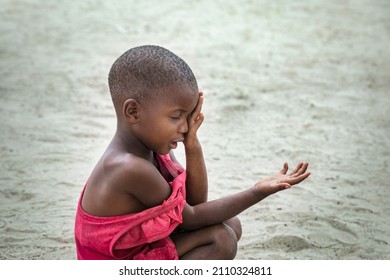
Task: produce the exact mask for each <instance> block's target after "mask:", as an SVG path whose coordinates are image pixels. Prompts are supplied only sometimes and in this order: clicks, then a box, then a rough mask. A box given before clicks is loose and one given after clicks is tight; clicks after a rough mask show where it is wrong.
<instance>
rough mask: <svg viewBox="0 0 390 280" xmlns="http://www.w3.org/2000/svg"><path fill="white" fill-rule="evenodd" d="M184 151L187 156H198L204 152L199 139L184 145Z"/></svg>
mask: <svg viewBox="0 0 390 280" xmlns="http://www.w3.org/2000/svg"><path fill="white" fill-rule="evenodd" d="M184 151H185V153H186V155H191V154H197V153H199V152H202V145H201V144H200V142H199V140H198V139H195V140H194V141H191V143H188V142H186V143H184Z"/></svg>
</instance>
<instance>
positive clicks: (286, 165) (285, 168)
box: [279, 162, 288, 175]
mask: <svg viewBox="0 0 390 280" xmlns="http://www.w3.org/2000/svg"><path fill="white" fill-rule="evenodd" d="M287 170H288V164H287V162H285V163H284V164H283V168H282V170H280V172H279V173H281V174H284V175H285V174H286V173H287Z"/></svg>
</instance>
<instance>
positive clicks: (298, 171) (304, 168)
mask: <svg viewBox="0 0 390 280" xmlns="http://www.w3.org/2000/svg"><path fill="white" fill-rule="evenodd" d="M308 165H309V164H308V163H303V164H302V165H301V167H300V168H299V169H298V170H297V172H296V173H295V174H292V175H293V176H294V177H296V176H299V175H302V174H303V173H305V172H306V170H307V167H308Z"/></svg>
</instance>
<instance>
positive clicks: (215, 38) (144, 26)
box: [0, 0, 390, 259]
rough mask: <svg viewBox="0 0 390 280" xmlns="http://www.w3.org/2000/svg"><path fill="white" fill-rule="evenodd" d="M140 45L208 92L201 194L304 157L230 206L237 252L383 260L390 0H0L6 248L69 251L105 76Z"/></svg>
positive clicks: (11, 254) (98, 134) (388, 208)
mask: <svg viewBox="0 0 390 280" xmlns="http://www.w3.org/2000/svg"><path fill="white" fill-rule="evenodd" d="M141 2H142V3H141ZM166 2H168V1H166ZM119 3H120V4H119ZM141 44H158V45H161V46H165V47H167V48H169V49H170V50H172V51H173V52H175V53H177V54H178V55H180V56H181V57H182V58H184V59H185V60H186V61H187V62H188V63H189V65H190V66H191V67H192V68H193V70H194V72H195V74H196V76H197V78H198V82H199V84H200V87H201V88H202V89H204V91H205V106H204V113H205V115H206V120H205V123H204V125H203V127H202V128H201V131H200V139H201V141H202V143H203V147H204V152H205V157H206V163H207V166H208V171H209V181H210V198H211V199H213V198H217V197H220V196H223V195H226V194H230V193H234V192H237V191H240V190H243V189H245V188H247V187H250V186H252V185H253V183H254V182H255V181H256V180H258V179H260V178H263V177H264V176H267V175H270V174H272V173H274V172H276V171H277V170H279V169H280V168H281V166H282V164H283V162H285V161H287V162H289V163H290V165H295V164H297V163H298V162H299V161H309V162H310V164H311V167H310V169H311V172H312V173H313V174H312V176H311V178H310V179H309V180H308V181H306V182H305V183H303V184H301V185H299V186H297V187H296V188H294V189H291V190H288V191H285V192H283V193H279V194H277V195H275V196H273V197H270V198H268V199H266V200H265V201H263V202H261V203H260V204H258V205H256V206H254V207H253V208H251V209H249V210H247V211H246V212H244V213H242V214H241V215H240V218H241V220H242V223H243V230H244V234H243V237H242V240H241V242H240V248H239V252H238V256H237V258H238V259H389V257H390V245H389V244H390V236H389V232H390V219H389V216H390V204H389V201H390V183H389V181H390V180H389V179H390V175H389V174H390V169H389V159H390V158H389V155H390V153H389V151H390V141H389V137H390V118H389V108H390V99H389V96H388V95H389V89H390V51H389V50H390V47H389V46H390V4H389V1H387V0H374V1H369V0H366V1H346V0H344V1H336V0H332V1H303V0H302V1H281V0H280V1H169V4H168V3H165V4H162V1H97V0H95V1H64V0H61V1H27V0H23V1H12V0H8V1H7V0H1V9H0V115H1V120H0V129H1V132H0V259H75V249H74V241H73V223H74V214H75V207H76V204H77V200H78V197H79V195H80V191H81V189H82V187H83V184H84V183H85V181H86V179H87V177H88V175H89V173H90V171H91V169H92V168H93V166H94V165H95V163H96V161H97V159H98V158H99V157H100V155H101V153H102V151H103V150H104V149H105V146H106V145H107V143H108V142H109V141H110V139H111V137H112V135H113V132H114V129H115V125H116V123H115V117H114V111H113V108H112V105H111V100H110V97H109V94H108V89H107V82H106V79H107V74H108V71H109V68H110V66H111V64H112V62H113V61H114V60H115V59H116V58H117V57H118V56H119V55H120V54H121V53H122V52H124V51H125V50H127V49H128V48H131V47H134V46H137V45H141ZM178 155H179V158H181V159H182V160H183V156H182V155H183V153H182V150H181V149H180V148H179V150H178Z"/></svg>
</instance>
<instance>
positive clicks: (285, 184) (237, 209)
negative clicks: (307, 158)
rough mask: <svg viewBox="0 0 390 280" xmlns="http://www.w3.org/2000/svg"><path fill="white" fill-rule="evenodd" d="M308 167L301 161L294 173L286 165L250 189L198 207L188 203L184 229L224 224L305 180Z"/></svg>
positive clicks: (308, 174) (185, 210)
mask: <svg viewBox="0 0 390 280" xmlns="http://www.w3.org/2000/svg"><path fill="white" fill-rule="evenodd" d="M307 166H308V164H307V163H301V164H299V165H298V166H297V167H296V168H295V170H294V171H293V172H291V173H290V174H288V175H287V174H286V173H287V170H288V165H287V164H284V166H283V169H282V170H281V171H280V172H279V173H276V174H275V175H273V176H271V177H269V178H266V179H264V180H261V181H258V182H257V183H256V184H255V185H254V186H253V187H252V188H250V189H248V190H245V191H242V192H239V193H236V194H233V195H230V196H227V197H224V198H220V199H216V200H213V201H210V202H205V203H202V204H199V205H196V206H190V205H188V204H186V206H185V207H184V210H183V224H182V228H183V229H186V230H194V229H198V228H201V227H204V226H208V225H213V224H218V223H222V222H223V221H226V220H228V219H230V218H232V217H234V216H236V215H238V214H240V213H241V212H242V211H244V210H246V209H247V208H249V207H251V206H252V205H254V204H256V203H258V202H260V201H261V200H263V199H264V198H266V197H267V196H269V195H271V194H274V193H276V192H279V191H281V190H285V189H289V188H291V186H292V185H295V184H298V183H300V182H302V181H303V180H305V179H306V178H307V177H309V176H310V173H309V172H306V170H307Z"/></svg>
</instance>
